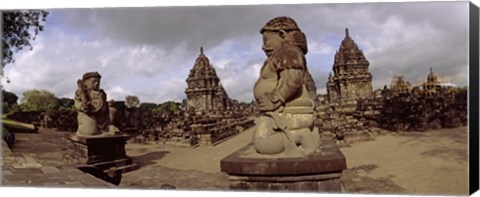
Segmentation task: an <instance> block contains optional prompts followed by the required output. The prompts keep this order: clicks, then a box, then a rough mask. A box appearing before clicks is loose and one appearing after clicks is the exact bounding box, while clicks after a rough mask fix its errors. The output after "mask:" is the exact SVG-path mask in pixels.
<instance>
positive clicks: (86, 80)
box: [82, 72, 102, 90]
mask: <svg viewBox="0 0 480 197" xmlns="http://www.w3.org/2000/svg"><path fill="white" fill-rule="evenodd" d="M100 78H102V76H100V74H98V72H87V73H85V74H84V75H83V77H82V81H83V84H84V85H85V87H86V88H87V89H88V90H99V89H100Z"/></svg>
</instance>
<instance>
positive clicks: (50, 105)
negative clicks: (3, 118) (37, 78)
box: [22, 89, 59, 111]
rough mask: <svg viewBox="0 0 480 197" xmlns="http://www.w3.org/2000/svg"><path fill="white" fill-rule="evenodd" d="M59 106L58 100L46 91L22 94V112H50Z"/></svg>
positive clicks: (32, 91) (31, 91)
mask: <svg viewBox="0 0 480 197" xmlns="http://www.w3.org/2000/svg"><path fill="white" fill-rule="evenodd" d="M58 106H59V99H58V98H57V97H55V95H54V94H53V93H51V92H49V91H47V90H35V89H34V90H27V91H25V92H24V93H23V98H22V107H23V110H24V111H50V110H53V109H55V108H57V107H58Z"/></svg>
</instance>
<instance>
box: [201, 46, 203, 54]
mask: <svg viewBox="0 0 480 197" xmlns="http://www.w3.org/2000/svg"><path fill="white" fill-rule="evenodd" d="M200 54H202V55H203V47H200Z"/></svg>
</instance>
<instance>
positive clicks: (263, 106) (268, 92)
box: [253, 16, 320, 157]
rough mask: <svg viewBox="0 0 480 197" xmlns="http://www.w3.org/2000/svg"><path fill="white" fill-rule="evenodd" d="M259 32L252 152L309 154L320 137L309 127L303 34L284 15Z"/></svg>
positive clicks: (310, 115) (310, 110)
mask: <svg viewBox="0 0 480 197" xmlns="http://www.w3.org/2000/svg"><path fill="white" fill-rule="evenodd" d="M260 33H261V34H262V36H263V46H262V49H263V50H264V51H265V54H266V55H267V60H266V61H265V63H264V65H263V67H262V69H261V70H260V75H259V78H258V80H257V82H256V83H255V86H254V88H253V94H254V97H255V100H256V101H257V103H258V110H259V111H260V113H261V115H260V117H258V118H257V119H256V126H255V128H254V136H253V145H254V147H255V150H256V151H257V152H258V153H261V154H268V155H275V154H283V155H284V156H288V157H296V156H307V155H310V154H312V153H314V152H315V151H316V150H317V148H318V143H319V140H320V136H319V133H318V130H316V129H314V127H313V109H314V103H313V100H312V98H311V95H309V91H308V89H307V84H309V83H311V80H309V78H308V75H309V74H308V68H307V65H306V59H305V54H306V53H307V51H308V48H307V42H306V37H305V34H304V33H303V32H302V31H301V30H300V29H299V27H298V25H297V23H296V22H295V21H294V20H293V19H292V18H290V17H284V16H282V17H276V18H274V19H272V20H270V21H268V22H267V24H266V25H265V26H264V27H263V28H262V29H261V30H260ZM310 79H311V77H310ZM277 156H278V155H277Z"/></svg>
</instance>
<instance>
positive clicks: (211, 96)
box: [185, 47, 230, 111]
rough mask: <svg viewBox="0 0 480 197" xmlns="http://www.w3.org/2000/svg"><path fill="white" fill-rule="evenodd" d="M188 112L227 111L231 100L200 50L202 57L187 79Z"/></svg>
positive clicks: (200, 56) (201, 49)
mask: <svg viewBox="0 0 480 197" xmlns="http://www.w3.org/2000/svg"><path fill="white" fill-rule="evenodd" d="M187 85H188V87H187V89H186V90H185V93H186V94H187V110H193V111H219V110H225V109H227V107H228V105H229V100H230V99H229V98H228V95H227V92H225V89H224V88H223V86H222V84H221V83H220V79H219V78H218V76H217V73H216V72H215V68H213V66H212V65H211V64H210V61H209V60H208V58H207V57H206V56H205V54H204V53H203V47H202V48H200V55H199V56H198V58H197V59H196V60H195V65H194V66H193V68H192V69H191V70H190V74H189V75H188V78H187Z"/></svg>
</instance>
